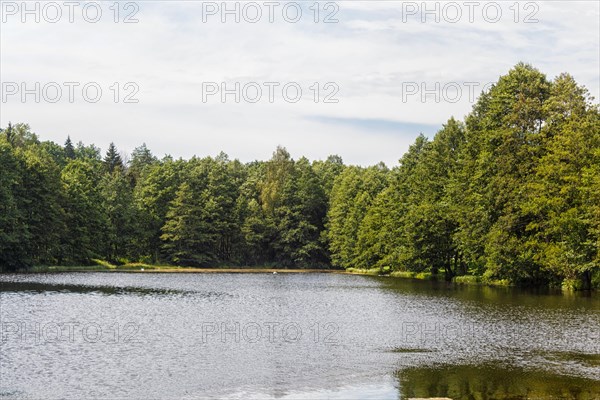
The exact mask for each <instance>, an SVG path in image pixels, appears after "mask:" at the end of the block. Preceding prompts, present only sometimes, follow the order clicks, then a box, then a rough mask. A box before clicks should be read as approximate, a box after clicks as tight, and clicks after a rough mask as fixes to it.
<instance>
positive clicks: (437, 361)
mask: <svg viewBox="0 0 600 400" xmlns="http://www.w3.org/2000/svg"><path fill="white" fill-rule="evenodd" d="M0 283H1V286H0V288H1V292H0V327H1V342H0V356H1V357H0V399H13V398H18V399H21V398H24V399H28V398H31V399H34V398H35V399H55V398H56V399H58V398H66V399H84V398H85V399H89V398H106V399H117V398H136V399H172V398H185V399H194V398H206V397H214V398H235V399H237V398H239V399H247V398H250V399H252V398H256V399H262V398H283V399H296V398H310V399H321V398H334V399H369V398H371V399H397V398H411V397H450V398H454V399H502V398H506V399H520V398H577V399H600V300H599V298H598V295H597V294H595V295H592V296H589V295H588V296H585V295H562V294H557V293H550V292H532V291H524V290H519V289H504V288H500V289H499V288H484V287H470V286H453V285H447V284H445V283H432V282H421V281H408V280H397V279H392V278H384V277H368V276H353V275H340V274H289V275H287V274H277V275H271V274H152V273H144V274H128V273H63V274H29V275H6V274H5V275H0Z"/></svg>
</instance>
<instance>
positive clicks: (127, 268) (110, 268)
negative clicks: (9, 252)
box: [22, 259, 343, 273]
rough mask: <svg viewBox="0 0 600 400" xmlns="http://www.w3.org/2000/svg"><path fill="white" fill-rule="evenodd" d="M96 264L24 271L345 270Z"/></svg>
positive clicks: (136, 263) (307, 271) (207, 271)
mask: <svg viewBox="0 0 600 400" xmlns="http://www.w3.org/2000/svg"><path fill="white" fill-rule="evenodd" d="M92 261H93V262H94V263H95V265H88V266H84V265H77V266H47V265H40V266H35V267H32V268H29V269H27V270H24V271H22V272H33V273H45V272H136V273H144V272H164V273H177V272H182V273H183V272H187V273H211V272H212V273H219V272H220V273H273V272H277V273H316V272H329V273H336V272H338V273H339V272H343V271H340V270H332V269H282V268H273V267H272V266H261V267H227V266H216V267H212V268H195V267H182V266H175V265H153V264H147V263H139V262H135V263H126V264H122V265H115V264H111V263H110V262H108V261H105V260H98V259H94V260H92Z"/></svg>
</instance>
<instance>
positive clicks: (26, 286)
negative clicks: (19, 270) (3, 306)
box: [0, 282, 186, 295]
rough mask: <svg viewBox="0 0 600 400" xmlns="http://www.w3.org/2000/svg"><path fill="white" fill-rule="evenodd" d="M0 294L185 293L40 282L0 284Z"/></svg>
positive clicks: (181, 292)
mask: <svg viewBox="0 0 600 400" xmlns="http://www.w3.org/2000/svg"><path fill="white" fill-rule="evenodd" d="M0 292H33V293H48V292H50V293H80V294H89V293H99V294H106V295H123V294H138V295H173V294H184V293H186V292H185V291H178V290H170V289H155V288H142V287H115V286H86V285H71V284H57V283H40V282H0Z"/></svg>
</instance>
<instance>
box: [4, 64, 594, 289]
mask: <svg viewBox="0 0 600 400" xmlns="http://www.w3.org/2000/svg"><path fill="white" fill-rule="evenodd" d="M123 158H124V157H123V156H121V155H120V154H119V152H118V151H117V149H116V148H115V146H114V145H113V144H111V146H110V147H109V149H108V151H107V152H106V153H105V154H104V155H101V153H100V151H99V149H97V148H96V147H94V146H85V145H83V144H82V143H79V144H78V145H76V146H75V145H73V143H72V142H71V140H70V139H68V140H67V142H66V143H65V144H64V146H60V145H57V144H55V143H52V142H40V141H39V139H38V138H37V136H36V135H35V134H33V133H32V132H30V130H29V127H28V126H27V125H24V124H16V125H15V126H10V125H9V127H8V128H7V129H4V130H3V131H2V132H1V134H0V171H1V175H0V229H1V230H0V265H2V267H3V268H4V269H9V270H11V269H17V268H24V267H27V266H29V265H39V264H60V265H65V264H82V263H89V262H90V261H91V260H92V259H105V260H110V261H113V262H117V263H125V262H129V261H142V262H147V263H170V264H177V265H187V266H198V267H205V266H207V267H210V266H218V265H277V266H283V267H291V268H305V267H312V268H326V267H338V268H364V269H371V268H379V269H380V271H382V272H385V271H406V272H416V273H419V272H424V273H431V274H432V275H434V276H440V277H443V278H446V279H448V280H449V279H452V278H453V277H455V276H462V275H469V276H477V277H480V278H481V279H483V280H495V279H505V280H508V281H510V282H512V283H517V284H529V285H540V284H552V285H559V284H560V283H561V282H566V283H570V284H572V283H574V282H579V283H580V284H581V285H583V286H584V287H589V286H590V285H591V284H592V278H593V277H594V276H595V275H598V274H599V271H600V254H599V249H600V112H599V109H598V106H597V104H594V103H593V99H592V98H591V97H590V96H589V95H588V93H587V91H586V90H585V88H583V87H581V86H579V85H577V83H576V82H575V81H574V80H573V78H572V77H571V76H569V75H566V74H563V75H560V76H559V77H557V78H556V79H554V80H549V79H547V77H546V76H545V75H544V74H542V73H540V72H539V71H537V70H536V69H534V68H532V67H531V66H529V65H525V64H519V65H517V66H516V67H515V68H513V69H512V70H511V71H510V72H509V73H508V74H507V75H505V76H503V77H501V78H500V79H499V81H498V82H497V84H496V85H494V86H493V87H492V88H491V89H490V90H489V91H487V92H485V93H482V95H481V96H480V98H479V100H478V102H477V103H476V104H475V105H474V107H473V110H472V112H471V113H470V114H469V115H468V116H467V117H466V118H465V120H464V122H461V121H457V120H455V119H453V118H452V119H450V120H449V121H448V122H447V123H446V124H445V125H444V126H443V128H442V129H441V130H440V131H439V132H438V133H437V134H436V135H435V137H434V138H433V139H432V140H428V139H427V138H425V137H424V136H422V135H421V136H419V137H418V138H417V140H416V141H415V143H414V144H413V145H412V146H411V147H410V149H409V151H408V152H407V153H406V154H405V155H404V156H403V157H402V158H401V159H400V163H399V165H398V166H395V167H394V168H392V169H388V168H387V167H386V166H385V165H383V164H379V165H376V166H372V167H368V168H363V167H357V166H345V165H344V164H343V163H342V160H341V158H340V157H338V156H331V157H329V158H328V159H327V160H325V161H313V162H310V161H309V160H307V159H306V158H300V159H299V160H293V159H292V158H291V157H290V155H289V153H288V152H287V151H286V150H285V149H284V148H277V150H276V151H275V152H274V153H273V157H272V158H271V159H270V160H268V161H255V162H251V163H247V164H243V163H241V162H239V161H237V160H230V159H229V158H228V157H227V156H226V155H225V154H223V153H221V154H219V155H218V156H217V157H214V158H212V157H206V158H192V159H190V160H182V159H178V160H175V159H173V158H171V157H168V156H167V157H164V158H163V159H160V160H159V159H157V158H156V157H155V156H154V155H153V154H152V153H151V152H150V150H148V149H147V148H146V146H145V145H143V146H141V147H139V148H137V149H135V150H134V152H133V154H131V156H127V157H125V158H128V159H127V160H124V159H123Z"/></svg>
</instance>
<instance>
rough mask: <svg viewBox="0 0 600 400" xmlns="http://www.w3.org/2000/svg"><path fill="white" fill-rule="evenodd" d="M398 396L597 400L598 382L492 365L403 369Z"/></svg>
mask: <svg viewBox="0 0 600 400" xmlns="http://www.w3.org/2000/svg"><path fill="white" fill-rule="evenodd" d="M397 377H398V380H399V382H400V395H401V396H400V397H401V398H402V399H409V398H428V397H445V398H451V399H454V400H459V399H460V400H462V399H464V400H488V399H515V400H516V399H577V400H588V399H589V400H592V399H598V398H600V381H596V380H593V379H586V378H579V377H572V376H565V375H557V374H553V373H551V372H546V371H542V370H529V369H523V368H514V367H510V366H502V365H495V364H481V365H455V366H454V365H453V366H439V367H438V366H430V367H415V368H407V369H403V370H401V371H398V372H397Z"/></svg>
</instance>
